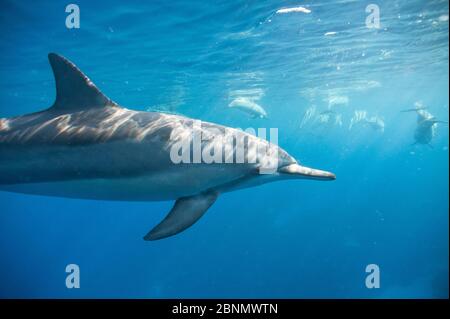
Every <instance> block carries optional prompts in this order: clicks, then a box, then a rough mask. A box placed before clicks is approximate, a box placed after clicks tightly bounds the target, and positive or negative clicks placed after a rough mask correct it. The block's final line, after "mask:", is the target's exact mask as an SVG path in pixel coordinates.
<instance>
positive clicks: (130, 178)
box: [0, 53, 335, 240]
mask: <svg viewBox="0 0 450 319" xmlns="http://www.w3.org/2000/svg"><path fill="white" fill-rule="evenodd" d="M49 60H50V64H51V66H52V69H53V73H54V76H55V83H56V100H55V103H54V104H53V105H52V106H51V107H50V108H48V109H47V110H44V111H41V112H37V113H32V114H26V115H23V116H18V117H13V118H3V119H0V190H3V191H10V192H19V193H26V194H38V195H47V196H61V197H69V198H85V199H103V200H125V201H156V200H176V202H175V205H174V206H173V208H172V210H171V211H170V212H169V214H168V215H167V217H166V218H165V219H164V220H163V221H162V222H161V223H160V224H159V225H157V226H156V227H155V228H154V229H152V230H151V231H150V232H149V233H148V234H147V235H146V236H145V237H144V238H145V239H146V240H155V239H160V238H164V237H168V236H172V235H174V234H177V233H179V232H181V231H182V230H184V229H186V228H188V227H189V226H191V225H192V224H193V223H195V222H196V221H197V220H198V219H199V218H200V217H201V216H202V215H203V214H204V213H205V212H206V211H207V210H208V208H209V207H210V206H211V205H212V204H213V203H214V202H215V201H216V199H217V197H218V196H219V194H220V193H223V192H228V191H232V190H236V189H240V188H245V187H251V186H255V185H259V184H263V183H266V182H271V181H276V180H282V179H287V178H307V179H319V180H333V179H335V176H334V175H333V174H332V173H329V172H325V171H320V170H316V169H310V168H307V167H304V166H301V165H300V164H298V163H297V161H296V160H295V159H294V158H293V157H291V156H290V155H289V154H287V153H286V152H285V151H284V150H282V149H281V148H278V147H277V146H276V145H274V144H270V143H269V142H267V141H266V140H263V139H260V138H258V137H256V136H253V135H250V134H247V133H245V132H243V131H240V130H236V129H233V128H229V127H225V126H221V125H216V124H212V123H207V122H202V125H201V127H200V128H194V127H195V125H193V123H194V121H195V120H193V119H190V118H187V117H183V116H178V115H173V114H165V113H159V112H138V111H133V110H129V109H126V108H123V107H121V106H119V105H118V104H117V103H115V102H113V101H112V100H111V99H109V98H108V97H106V96H105V95H104V94H102V93H101V92H100V90H99V89H98V88H97V87H96V86H95V85H94V84H93V83H92V82H91V81H90V80H89V78H87V77H86V76H85V75H84V74H83V73H82V72H81V71H80V70H79V69H78V68H77V67H76V66H75V65H74V64H73V63H72V62H70V61H68V60H67V59H65V58H64V57H62V56H60V55H57V54H54V53H50V54H49ZM195 129H197V130H200V131H201V132H200V133H201V134H202V135H205V136H210V137H214V136H215V135H217V132H220V133H221V134H223V135H224V136H227V135H235V136H237V137H239V138H242V139H243V140H244V141H245V142H246V143H245V148H246V150H247V149H248V147H249V145H252V144H255V145H258V146H264V147H265V148H266V149H268V150H269V151H267V152H265V153H258V154H257V155H256V160H255V161H254V162H245V163H234V164H231V163H228V162H222V163H217V162H214V163H209V164H207V163H203V162H202V163H174V162H173V161H172V160H171V157H170V150H171V147H172V146H173V145H174V144H175V143H177V142H180V141H182V140H183V139H189V138H190V137H191V136H192V135H193V133H194V132H193V130H195ZM213 143H218V142H217V140H215V139H214V138H212V139H211V140H210V141H208V140H206V141H202V147H203V148H206V149H208V148H211V147H212V146H217V145H213ZM227 143H228V142H226V141H223V142H221V144H220V145H219V147H220V148H223V149H225V148H227V149H231V150H232V152H231V154H234V153H235V152H237V147H236V144H233V143H231V144H229V143H228V144H227ZM274 156H276V163H277V167H276V168H275V170H274V172H273V173H272V174H259V169H260V167H261V165H262V163H264V162H267V161H268V160H269V161H270V160H271V159H273V158H271V157H274Z"/></svg>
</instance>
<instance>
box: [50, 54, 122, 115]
mask: <svg viewBox="0 0 450 319" xmlns="http://www.w3.org/2000/svg"><path fill="white" fill-rule="evenodd" d="M48 60H49V61H50V65H51V66H52V70H53V75H54V76H55V84H56V100H55V103H54V104H53V106H52V107H51V108H52V109H57V110H73V109H86V108H96V107H106V106H117V104H116V103H115V102H114V101H112V100H111V99H109V98H108V97H106V96H105V95H104V94H103V93H102V92H100V90H99V89H98V88H97V87H96V86H95V84H94V83H92V81H91V80H90V79H89V78H88V77H87V76H86V75H84V73H83V72H81V71H80V69H78V68H77V67H76V65H75V64H73V63H72V62H70V61H69V60H67V59H66V58H64V57H62V56H60V55H58V54H56V53H50V54H49V55H48Z"/></svg>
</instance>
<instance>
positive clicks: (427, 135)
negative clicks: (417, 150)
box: [400, 106, 448, 148]
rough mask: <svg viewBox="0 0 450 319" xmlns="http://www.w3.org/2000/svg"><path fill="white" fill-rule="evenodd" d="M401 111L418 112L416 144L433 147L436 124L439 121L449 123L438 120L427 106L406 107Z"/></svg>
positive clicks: (415, 134) (415, 133)
mask: <svg viewBox="0 0 450 319" xmlns="http://www.w3.org/2000/svg"><path fill="white" fill-rule="evenodd" d="M400 112H403V113H405V112H416V113H417V126H416V129H415V131H414V143H413V144H412V145H416V144H424V145H428V146H429V147H431V148H433V146H432V145H431V141H432V140H433V137H434V136H435V135H436V132H435V130H436V125H437V123H443V124H448V123H447V122H444V121H439V120H437V119H436V118H435V117H434V116H433V115H431V113H430V112H428V111H427V107H423V106H418V107H416V108H414V109H406V110H402V111H400Z"/></svg>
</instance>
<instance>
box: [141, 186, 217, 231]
mask: <svg viewBox="0 0 450 319" xmlns="http://www.w3.org/2000/svg"><path fill="white" fill-rule="evenodd" d="M218 195H219V194H218V193H217V192H215V191H209V192H206V193H201V194H198V195H194V196H189V197H182V198H178V199H177V201H176V202H175V205H173V207H172V209H171V211H170V212H169V214H167V216H166V218H164V219H163V221H162V222H161V223H159V224H158V225H157V226H156V227H155V228H153V229H152V230H151V231H150V232H149V233H148V234H147V235H145V237H144V239H145V240H157V239H161V238H165V237H169V236H173V235H175V234H178V233H179V232H182V231H183V230H185V229H186V228H188V227H190V226H191V225H193V224H194V223H195V222H196V221H197V220H199V219H200V217H202V216H203V214H204V213H205V212H206V211H207V210H208V208H209V207H211V205H212V204H214V202H215V201H216V199H217V197H218Z"/></svg>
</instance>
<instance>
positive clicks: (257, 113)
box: [228, 97, 267, 119]
mask: <svg viewBox="0 0 450 319" xmlns="http://www.w3.org/2000/svg"><path fill="white" fill-rule="evenodd" d="M228 107H230V108H235V109H238V110H241V111H243V112H245V113H247V114H249V115H250V117H252V118H254V119H255V118H261V119H265V118H267V112H266V110H264V109H263V107H262V106H261V105H259V104H258V103H256V102H255V101H254V100H253V99H251V98H248V97H238V98H236V99H234V100H233V101H231V103H230V104H228Z"/></svg>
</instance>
